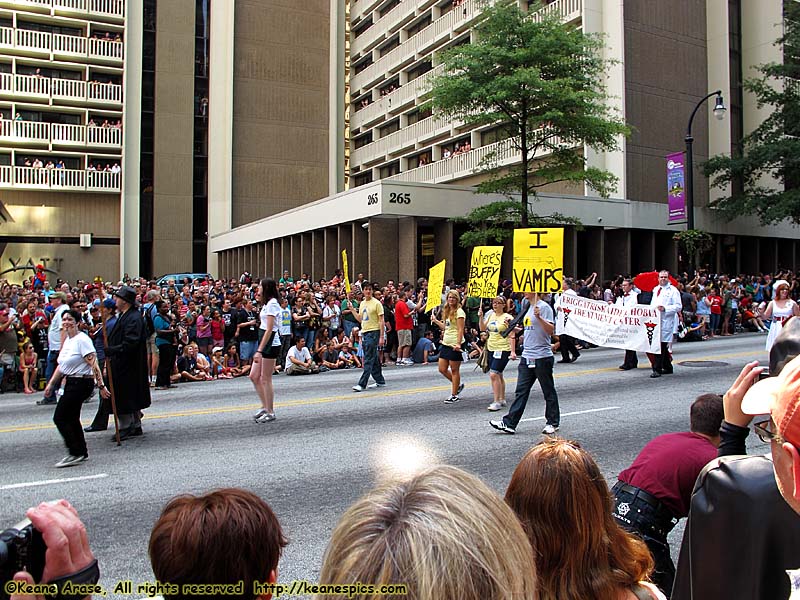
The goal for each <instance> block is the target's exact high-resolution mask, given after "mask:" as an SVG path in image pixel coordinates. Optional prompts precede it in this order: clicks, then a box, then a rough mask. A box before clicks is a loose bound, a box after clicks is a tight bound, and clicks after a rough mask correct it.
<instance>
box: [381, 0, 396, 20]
mask: <svg viewBox="0 0 800 600" xmlns="http://www.w3.org/2000/svg"><path fill="white" fill-rule="evenodd" d="M399 5H400V0H392V1H391V2H389V4H387V5H386V6H384V7H383V8H382V9H381V10H380V12H379V13H378V14H380V16H381V19H382V18H383V17H385V16H386V15H387V14H389V13H390V12H391V11H392V10H394V8H395V7H396V6H399Z"/></svg>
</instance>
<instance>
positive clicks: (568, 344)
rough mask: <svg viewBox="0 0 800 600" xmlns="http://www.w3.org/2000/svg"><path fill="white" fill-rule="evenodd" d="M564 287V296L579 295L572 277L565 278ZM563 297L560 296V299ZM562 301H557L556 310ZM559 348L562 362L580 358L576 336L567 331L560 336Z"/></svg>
mask: <svg viewBox="0 0 800 600" xmlns="http://www.w3.org/2000/svg"><path fill="white" fill-rule="evenodd" d="M562 285H563V287H564V292H563V294H562V295H563V296H577V295H578V293H577V292H576V291H575V289H574V282H573V281H572V280H570V279H565V280H564V281H563V283H562ZM560 299H561V297H559V300H560ZM559 304H560V302H557V303H556V310H558V308H559ZM558 349H559V350H560V352H561V360H560V361H558V362H560V363H572V362H575V361H576V360H578V358H579V357H580V355H581V353H580V352H578V348H577V347H576V346H575V338H574V337H572V336H571V335H567V334H566V333H562V334H560V335H559V336H558Z"/></svg>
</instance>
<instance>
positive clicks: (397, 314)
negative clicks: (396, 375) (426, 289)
mask: <svg viewBox="0 0 800 600" xmlns="http://www.w3.org/2000/svg"><path fill="white" fill-rule="evenodd" d="M408 293H409V289H408V288H405V289H404V290H402V291H401V292H400V295H399V297H398V298H397V304H395V307H394V326H395V329H396V330H397V366H398V367H400V366H403V365H413V364H414V361H413V360H412V359H411V330H412V329H414V319H413V318H412V316H411V309H410V308H409V307H408Z"/></svg>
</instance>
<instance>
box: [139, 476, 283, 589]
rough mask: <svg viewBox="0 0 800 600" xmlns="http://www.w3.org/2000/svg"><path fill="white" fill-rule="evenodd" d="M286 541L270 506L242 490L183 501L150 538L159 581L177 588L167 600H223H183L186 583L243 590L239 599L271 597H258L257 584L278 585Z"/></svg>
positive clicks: (173, 503) (165, 513) (171, 509)
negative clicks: (239, 587) (255, 584)
mask: <svg viewBox="0 0 800 600" xmlns="http://www.w3.org/2000/svg"><path fill="white" fill-rule="evenodd" d="M286 544H287V540H286V538H285V537H284V535H283V532H282V530H281V526H280V523H279V522H278V519H277V517H276V516H275V513H273V512H272V509H271V508H270V507H269V505H268V504H267V503H266V502H264V501H263V500H262V499H261V498H259V497H258V496H256V495H255V494H253V493H252V492H248V491H245V490H241V489H235V488H229V489H222V490H217V491H214V492H210V493H208V494H205V495H203V496H189V495H187V496H178V497H177V498H174V499H173V500H171V501H170V502H169V503H168V504H167V505H166V506H165V507H164V510H163V511H162V512H161V516H160V517H159V518H158V521H156V524H155V525H154V526H153V531H152V533H151V534H150V545H149V548H148V550H149V554H150V563H151V565H152V567H153V574H154V575H155V578H156V580H158V581H160V582H169V583H170V584H173V585H176V586H178V593H176V594H170V593H164V594H163V596H164V598H165V600H184V599H186V600H188V599H190V598H191V599H197V598H201V599H204V598H207V599H209V600H210V599H211V598H218V597H222V596H223V595H220V596H216V595H213V596H212V595H204V594H200V595H189V594H187V595H184V594H183V593H181V590H182V587H183V586H184V585H187V584H220V585H231V586H236V585H239V586H241V588H242V592H240V593H239V592H237V593H234V594H230V595H231V596H235V597H237V598H242V599H251V598H269V597H270V593H268V592H265V593H264V594H261V595H259V594H255V593H253V592H254V586H253V584H254V583H255V582H258V583H261V584H264V583H275V582H276V581H277V580H278V561H279V559H280V557H281V552H282V551H283V548H284V547H285V546H286Z"/></svg>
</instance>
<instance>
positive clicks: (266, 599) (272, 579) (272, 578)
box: [258, 569, 278, 600]
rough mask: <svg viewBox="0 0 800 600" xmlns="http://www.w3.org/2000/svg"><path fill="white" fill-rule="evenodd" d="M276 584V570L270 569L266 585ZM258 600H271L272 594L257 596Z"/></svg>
mask: <svg viewBox="0 0 800 600" xmlns="http://www.w3.org/2000/svg"><path fill="white" fill-rule="evenodd" d="M277 582H278V571H277V569H272V571H270V572H269V577H267V583H277ZM258 598H259V599H260V600H271V598H272V594H261V595H260V596H258Z"/></svg>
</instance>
